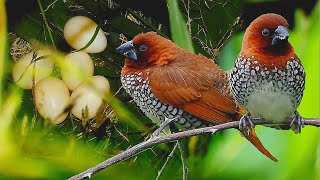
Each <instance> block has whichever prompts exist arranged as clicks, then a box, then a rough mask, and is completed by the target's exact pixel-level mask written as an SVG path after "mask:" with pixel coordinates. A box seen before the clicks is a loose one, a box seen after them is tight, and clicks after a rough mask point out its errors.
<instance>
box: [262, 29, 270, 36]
mask: <svg viewBox="0 0 320 180" xmlns="http://www.w3.org/2000/svg"><path fill="white" fill-rule="evenodd" d="M261 33H262V35H264V36H268V35H269V29H263V30H262V32H261Z"/></svg>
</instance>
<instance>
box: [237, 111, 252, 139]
mask: <svg viewBox="0 0 320 180" xmlns="http://www.w3.org/2000/svg"><path fill="white" fill-rule="evenodd" d="M253 127H254V124H253V122H252V120H251V118H250V114H249V113H247V114H245V115H243V116H242V118H241V119H240V122H239V130H240V131H242V132H244V133H245V134H246V135H249V134H250V133H251V129H252V128H253Z"/></svg>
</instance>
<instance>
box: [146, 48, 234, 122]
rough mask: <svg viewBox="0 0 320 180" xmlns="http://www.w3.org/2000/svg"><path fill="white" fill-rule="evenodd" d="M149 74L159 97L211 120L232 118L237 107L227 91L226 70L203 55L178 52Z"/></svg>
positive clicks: (153, 89) (152, 86)
mask: <svg viewBox="0 0 320 180" xmlns="http://www.w3.org/2000/svg"><path fill="white" fill-rule="evenodd" d="M179 57H180V58H179ZM192 58H193V59H192ZM148 78H149V82H150V87H151V90H152V92H153V93H154V94H155V95H156V97H157V98H158V99H159V100H161V101H162V102H165V103H168V104H171V105H173V106H176V107H179V108H181V109H183V110H185V111H187V112H189V113H191V114H193V115H195V116H198V117H200V118H202V119H204V120H207V121H210V122H212V123H214V124H220V123H225V122H229V121H231V120H235V119H232V118H233V116H234V115H236V114H237V113H238V111H239V108H238V107H237V106H236V104H235V102H234V100H233V98H232V96H231V95H230V94H229V86H228V78H227V74H226V73H225V72H224V71H223V70H221V69H220V68H219V67H218V66H217V65H216V64H215V63H214V62H213V61H211V60H209V59H208V58H206V57H204V56H201V55H195V54H191V53H190V54H186V55H184V56H181V55H180V56H178V58H177V59H176V60H175V61H173V62H170V63H169V64H166V65H163V66H158V67H155V68H154V69H153V70H152V73H150V75H149V76H148Z"/></svg>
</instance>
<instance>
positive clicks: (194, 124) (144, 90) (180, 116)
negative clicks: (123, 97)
mask: <svg viewBox="0 0 320 180" xmlns="http://www.w3.org/2000/svg"><path fill="white" fill-rule="evenodd" d="M121 82H122V84H123V87H124V89H125V90H126V92H127V93H128V94H129V95H130V96H131V97H132V98H133V100H134V102H135V103H136V104H137V105H138V106H139V108H140V109H141V110H142V112H143V113H144V114H146V115H147V116H148V118H150V119H151V120H152V121H153V122H154V123H156V124H160V123H161V122H163V121H164V119H165V118H169V119H173V118H174V120H173V121H174V122H175V124H176V125H177V127H178V128H179V129H194V128H199V127H206V126H209V125H210V123H208V122H206V121H202V120H198V118H196V117H195V116H193V115H192V114H190V113H188V112H185V111H183V110H182V109H179V108H176V107H174V106H172V105H169V104H166V103H162V102H161V101H159V99H158V98H157V97H156V96H155V95H154V94H153V93H152V91H151V88H150V87H149V81H148V78H145V79H144V78H143V74H142V72H136V73H132V74H126V75H123V76H121Z"/></svg>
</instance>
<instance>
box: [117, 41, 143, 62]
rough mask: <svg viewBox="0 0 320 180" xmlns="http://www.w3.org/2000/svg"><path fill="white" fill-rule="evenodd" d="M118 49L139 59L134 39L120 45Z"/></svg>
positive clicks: (128, 55) (129, 56) (132, 57)
mask: <svg viewBox="0 0 320 180" xmlns="http://www.w3.org/2000/svg"><path fill="white" fill-rule="evenodd" d="M116 51H118V52H119V53H120V54H122V55H124V56H126V57H128V58H130V59H133V60H137V58H138V57H137V53H136V50H135V49H134V46H133V42H132V41H128V42H126V43H124V44H122V45H120V46H119V47H118V48H117V49H116Z"/></svg>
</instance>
